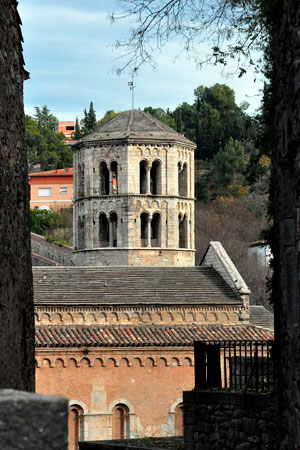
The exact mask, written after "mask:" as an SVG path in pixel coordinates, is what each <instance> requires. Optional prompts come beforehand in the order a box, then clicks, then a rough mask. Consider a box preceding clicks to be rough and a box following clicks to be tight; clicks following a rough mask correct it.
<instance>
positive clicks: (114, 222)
mask: <svg viewBox="0 0 300 450" xmlns="http://www.w3.org/2000/svg"><path fill="white" fill-rule="evenodd" d="M109 221H110V227H109V246H110V247H117V246H118V216H117V214H116V213H115V212H113V213H111V214H110V216H109Z"/></svg>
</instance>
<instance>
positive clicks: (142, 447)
mask: <svg viewBox="0 0 300 450" xmlns="http://www.w3.org/2000/svg"><path fill="white" fill-rule="evenodd" d="M78 445H79V450H93V449H94V450H131V449H132V450H166V449H168V450H170V449H171V450H183V438H182V437H175V436H173V437H169V438H164V437H159V438H151V437H148V438H139V439H114V440H111V441H85V442H83V441H82V442H79V443H78Z"/></svg>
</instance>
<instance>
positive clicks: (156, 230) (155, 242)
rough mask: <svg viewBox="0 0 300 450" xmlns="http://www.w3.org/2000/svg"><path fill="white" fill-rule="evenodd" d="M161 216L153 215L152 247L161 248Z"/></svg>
mask: <svg viewBox="0 0 300 450" xmlns="http://www.w3.org/2000/svg"><path fill="white" fill-rule="evenodd" d="M160 223H161V220H160V214H159V213H155V214H153V217H152V220H151V247H160V246H161V232H160V231H161V230H160Z"/></svg>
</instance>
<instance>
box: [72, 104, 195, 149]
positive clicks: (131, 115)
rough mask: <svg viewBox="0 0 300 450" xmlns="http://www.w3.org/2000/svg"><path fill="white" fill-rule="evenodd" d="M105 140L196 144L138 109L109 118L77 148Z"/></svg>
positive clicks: (78, 143) (81, 141) (75, 145)
mask: <svg viewBox="0 0 300 450" xmlns="http://www.w3.org/2000/svg"><path fill="white" fill-rule="evenodd" d="M105 141H124V142H126V141H127V142H129V141H135V142H141V143H154V142H156V143H160V142H178V143H181V144H185V145H188V146H191V147H196V145H195V144H194V143H193V142H191V141H189V140H188V139H187V138H185V137H184V136H183V135H182V134H180V133H177V131H175V130H174V129H173V128H171V127H169V126H168V125H166V124H165V123H163V122H161V121H160V120H158V119H155V118H154V117H152V116H151V115H150V114H146V113H145V112H144V111H140V110H137V109H133V110H132V109H131V110H129V111H123V112H121V113H119V114H118V115H117V116H115V117H113V118H112V119H110V120H108V121H107V122H105V123H104V124H102V125H100V127H98V128H96V129H95V130H94V131H93V132H92V133H91V134H89V135H88V136H85V137H83V138H82V139H80V140H79V141H78V142H77V144H74V145H73V148H76V147H77V145H80V144H82V143H84V142H93V143H94V142H99V143H101V142H105Z"/></svg>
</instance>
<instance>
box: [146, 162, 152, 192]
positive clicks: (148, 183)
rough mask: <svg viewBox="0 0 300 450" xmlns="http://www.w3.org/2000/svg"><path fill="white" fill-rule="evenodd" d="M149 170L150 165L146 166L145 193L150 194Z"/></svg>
mask: <svg viewBox="0 0 300 450" xmlns="http://www.w3.org/2000/svg"><path fill="white" fill-rule="evenodd" d="M150 170H151V167H150V166H149V167H147V187H146V193H147V194H151V191H150Z"/></svg>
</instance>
